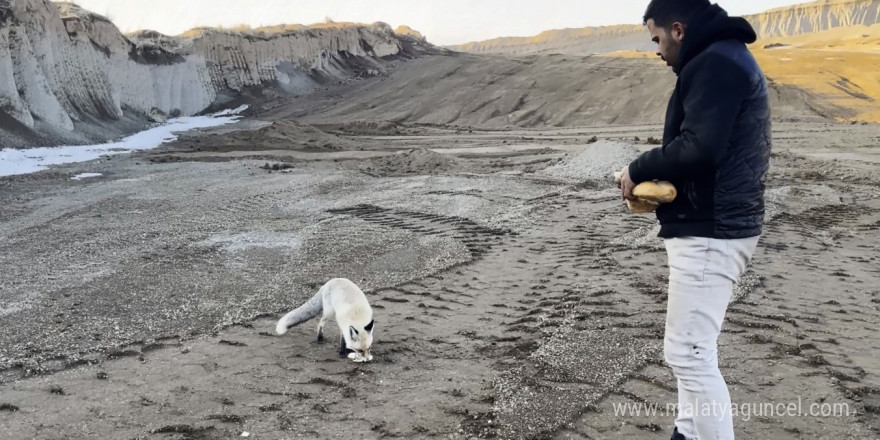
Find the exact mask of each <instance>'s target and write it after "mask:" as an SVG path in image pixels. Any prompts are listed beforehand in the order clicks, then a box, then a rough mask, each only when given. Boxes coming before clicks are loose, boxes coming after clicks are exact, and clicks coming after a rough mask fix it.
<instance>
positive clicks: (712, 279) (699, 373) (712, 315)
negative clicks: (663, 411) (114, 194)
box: [663, 237, 759, 440]
mask: <svg viewBox="0 0 880 440" xmlns="http://www.w3.org/2000/svg"><path fill="white" fill-rule="evenodd" d="M758 238H759V237H753V238H746V239H741V240H718V239H713V238H702V237H684V238H673V239H667V240H665V242H666V253H667V255H668V257H669V302H668V305H667V309H666V337H665V340H664V344H663V345H664V347H663V349H664V355H665V358H666V363H668V364H669V366H670V367H672V372H673V373H674V374H675V377H676V379H677V380H678V405H679V412H678V418H677V419H676V420H675V426H676V428H677V429H678V432H679V434H682V435H684V436H685V438H687V439H688V440H694V439H698V440H732V439H733V420H732V417H731V415H732V412H731V402H730V393H729V392H728V390H727V384H726V383H725V382H724V377H722V376H721V371H720V370H719V369H718V345H717V343H718V336H719V334H720V333H721V323H722V322H723V321H724V314H725V313H726V312H727V305H728V303H729V302H730V299H731V296H732V295H733V285H734V284H735V283H736V282H737V281H738V280H739V277H740V275H742V273H743V270H745V267H746V265H747V264H748V262H749V260H751V258H752V255H753V254H754V253H755V248H756V247H757V246H758Z"/></svg>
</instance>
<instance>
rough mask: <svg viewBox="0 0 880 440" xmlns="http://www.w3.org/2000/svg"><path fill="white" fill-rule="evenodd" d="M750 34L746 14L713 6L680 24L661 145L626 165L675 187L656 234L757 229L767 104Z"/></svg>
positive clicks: (639, 176) (637, 175) (746, 233)
mask: <svg viewBox="0 0 880 440" xmlns="http://www.w3.org/2000/svg"><path fill="white" fill-rule="evenodd" d="M755 39H756V37H755V31H754V30H753V29H752V27H751V25H749V23H748V22H747V21H746V20H744V19H742V18H734V17H728V15H727V13H726V12H725V11H724V10H723V9H721V7H719V6H717V5H713V6H710V7H709V8H708V9H706V10H705V11H703V12H702V13H700V14H698V15H697V16H696V17H695V18H694V19H692V20H691V22H690V24H689V25H688V27H687V28H686V30H685V37H684V40H683V41H682V47H681V52H680V53H679V59H678V61H677V63H676V65H675V67H674V68H673V70H674V71H675V73H676V74H677V75H678V82H677V83H676V85H675V91H674V92H673V94H672V98H671V99H670V100H669V107H668V108H667V110H666V127H665V129H664V133H663V147H660V148H656V149H654V150H651V151H649V152H646V153H645V154H643V155H641V156H640V157H639V158H638V159H636V160H635V161H634V162H633V163H632V164H631V165H630V166H629V173H630V177H631V178H632V180H633V182H635V183H636V184H638V183H640V182H644V181H649V180H666V181H669V182H671V183H673V184H674V185H675V187H676V189H677V190H678V197H677V198H676V199H675V201H674V202H672V203H670V204H666V205H661V206H660V207H659V208H658V209H657V218H658V219H659V220H660V225H661V229H660V237H662V238H673V237H686V236H691V237H710V238H721V239H737V238H748V237H754V236H757V235H760V234H761V226H762V224H763V222H764V180H765V178H766V175H767V169H768V168H769V161H770V147H771V141H770V104H769V101H768V98H767V83H766V81H765V79H764V74H763V73H762V72H761V69H760V67H758V63H757V62H756V61H755V58H754V57H753V56H752V54H751V53H750V52H749V51H748V49H747V48H746V44H748V43H753V42H754V41H755Z"/></svg>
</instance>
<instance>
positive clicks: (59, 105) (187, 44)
mask: <svg viewBox="0 0 880 440" xmlns="http://www.w3.org/2000/svg"><path fill="white" fill-rule="evenodd" d="M427 46H430V45H427V43H426V42H425V41H423V40H418V39H417V38H415V37H410V36H406V35H404V36H398V35H396V34H395V32H394V31H393V30H392V29H391V28H390V27H389V26H388V25H387V24H384V23H375V24H372V25H356V24H350V23H332V22H328V23H325V24H322V25H316V26H310V27H305V26H301V25H285V26H274V27H267V28H259V29H239V30H234V31H233V30H216V29H196V30H193V31H190V32H187V33H185V34H184V35H182V36H179V37H170V36H165V35H162V34H159V33H157V32H152V31H141V32H138V33H135V34H133V35H130V36H125V35H123V34H122V33H121V32H120V31H119V29H117V28H116V26H115V25H114V24H113V23H111V22H110V21H109V20H108V19H107V18H105V17H102V16H100V15H97V14H93V13H91V12H89V11H86V10H84V9H82V8H80V7H78V6H76V5H74V4H71V3H57V4H56V3H51V2H50V1H49V0H0V121H5V122H4V123H3V125H0V142H3V143H4V145H2V146H3V147H6V146H25V145H15V143H16V142H21V141H22V139H24V138H23V137H22V136H21V135H20V134H21V133H20V132H21V127H24V128H25V129H26V130H29V132H28V133H27V136H26V138H27V139H28V140H29V141H32V140H34V139H39V141H38V142H41V143H48V144H51V143H55V142H86V141H90V140H95V139H93V138H94V137H96V136H98V137H99V136H101V135H100V134H97V135H96V133H103V132H105V131H108V130H103V129H102V128H112V127H113V124H115V123H116V122H114V121H120V122H119V123H120V124H122V121H126V123H129V124H130V123H131V121H132V120H141V121H143V122H142V123H141V124H144V123H146V122H148V121H149V120H157V119H158V120H161V119H164V118H165V117H167V116H177V115H192V114H196V113H199V112H201V111H203V110H205V109H206V108H208V107H209V106H211V105H212V104H214V103H215V102H217V100H218V96H219V95H220V94H221V93H223V94H224V97H229V96H234V94H235V93H237V92H241V91H242V90H244V89H246V88H248V87H260V86H266V85H272V86H278V87H280V88H281V89H283V90H286V91H288V92H292V93H306V92H308V91H309V90H311V89H312V88H313V87H314V86H315V85H316V84H318V83H322V82H327V81H338V80H342V79H345V78H352V77H359V76H360V77H363V76H376V75H380V74H383V73H384V67H383V64H382V61H381V59H382V58H385V57H390V56H396V55H406V54H417V53H423V51H422V52H420V50H423V49H424V48H425V47H427ZM13 121H14V123H13ZM107 123H109V124H110V125H109V126H105V125H101V124H107ZM17 124H20V125H21V127H18V125H17ZM79 124H85V125H84V126H83V127H84V128H85V126H89V127H91V126H96V127H98V129H96V130H91V129H87V130H77V127H79V126H80V125H79ZM13 125H14V127H13ZM16 130H18V131H17V132H16V133H17V134H16V133H13V132H14V131H16ZM112 131H113V130H109V132H112ZM83 133H91V134H92V135H84V134H83ZM16 136H18V137H16ZM10 139H12V140H11V141H10ZM5 144H12V145H5Z"/></svg>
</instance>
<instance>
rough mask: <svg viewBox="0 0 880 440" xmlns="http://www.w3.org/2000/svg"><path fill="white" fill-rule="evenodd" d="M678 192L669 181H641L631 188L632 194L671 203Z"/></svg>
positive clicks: (644, 198)
mask: <svg viewBox="0 0 880 440" xmlns="http://www.w3.org/2000/svg"><path fill="white" fill-rule="evenodd" d="M677 195H678V192H677V191H676V190H675V185H673V184H671V183H669V182H642V183H640V184H638V185H636V187H635V188H633V196H635V197H636V198H638V199H642V200H648V201H651V202H657V203H671V202H672V201H673V200H675V196H677Z"/></svg>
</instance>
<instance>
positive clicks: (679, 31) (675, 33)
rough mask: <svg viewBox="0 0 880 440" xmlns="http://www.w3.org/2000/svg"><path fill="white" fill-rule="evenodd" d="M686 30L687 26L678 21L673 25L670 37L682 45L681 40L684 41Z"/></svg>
mask: <svg viewBox="0 0 880 440" xmlns="http://www.w3.org/2000/svg"><path fill="white" fill-rule="evenodd" d="M685 28H686V26H685V25H684V24H682V23H679V22H677V21H676V22H675V23H672V29H670V32H669V35H671V36H672V38H673V39H674V40H675V41H676V42H678V43H681V40H684V30H685Z"/></svg>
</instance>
